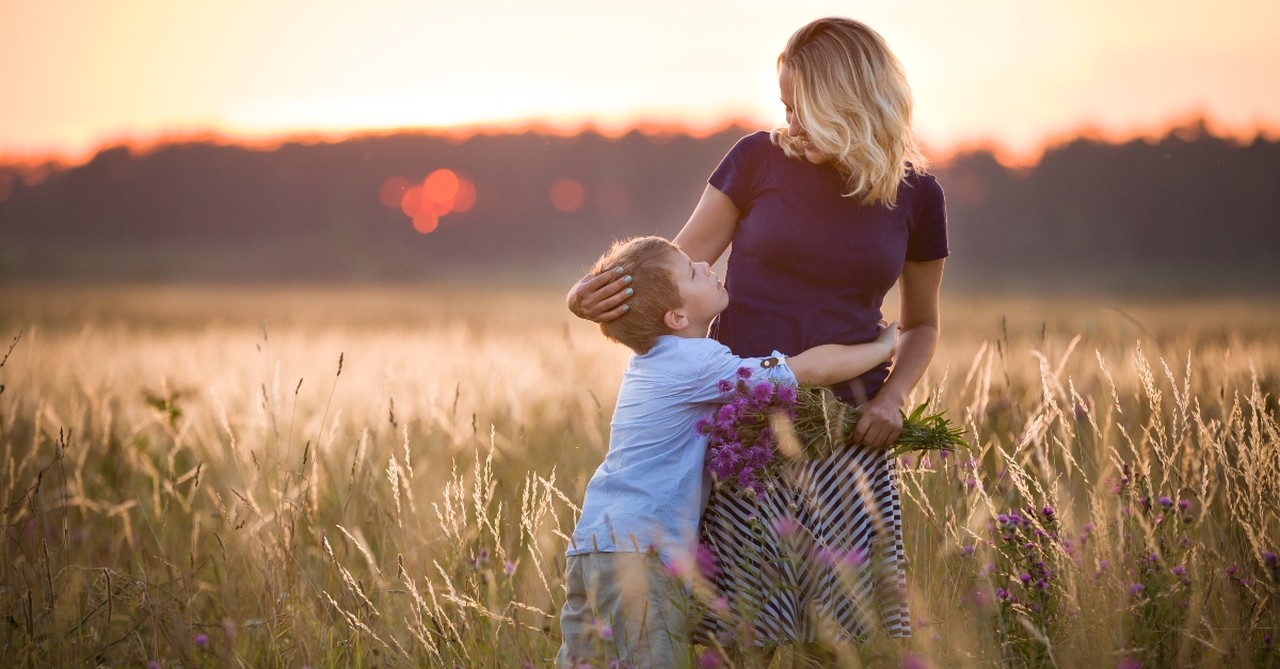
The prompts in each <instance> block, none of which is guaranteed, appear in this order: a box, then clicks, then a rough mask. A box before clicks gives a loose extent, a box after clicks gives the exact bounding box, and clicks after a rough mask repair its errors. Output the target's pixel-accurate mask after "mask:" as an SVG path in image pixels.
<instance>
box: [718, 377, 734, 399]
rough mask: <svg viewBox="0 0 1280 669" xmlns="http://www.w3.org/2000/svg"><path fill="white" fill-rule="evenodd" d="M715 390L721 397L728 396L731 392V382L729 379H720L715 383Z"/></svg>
mask: <svg viewBox="0 0 1280 669" xmlns="http://www.w3.org/2000/svg"><path fill="white" fill-rule="evenodd" d="M716 390H719V391H720V394H721V395H728V394H729V393H731V392H733V381H730V380H729V379H720V380H719V381H718V382H716Z"/></svg>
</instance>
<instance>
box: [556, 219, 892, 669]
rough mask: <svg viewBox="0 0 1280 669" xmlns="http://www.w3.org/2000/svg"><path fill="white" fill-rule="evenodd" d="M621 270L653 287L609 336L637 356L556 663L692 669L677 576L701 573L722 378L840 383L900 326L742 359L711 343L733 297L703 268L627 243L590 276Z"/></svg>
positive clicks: (625, 384)
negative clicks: (864, 338) (709, 418)
mask: <svg viewBox="0 0 1280 669" xmlns="http://www.w3.org/2000/svg"><path fill="white" fill-rule="evenodd" d="M614 267H624V268H626V269H627V270H628V271H630V273H631V275H632V276H633V277H634V278H635V279H636V280H637V282H638V283H639V284H640V285H643V286H644V290H643V291H642V292H640V293H638V294H636V295H635V296H633V297H631V298H630V300H629V301H628V305H629V307H630V308H629V309H628V310H627V311H626V312H625V313H624V314H623V315H622V316H620V317H618V318H615V319H614V320H611V321H608V322H605V323H602V324H601V325H600V329H601V330H602V331H603V332H604V334H605V335H606V336H607V337H609V338H610V339H613V340H615V341H618V342H620V343H622V344H625V345H627V346H628V347H629V348H631V349H632V350H633V351H635V353H636V355H634V356H632V358H631V363H630V365H629V366H628V367H627V370H626V372H625V373H624V375H623V378H622V387H621V388H620V390H619V391H618V404H617V407H616V408H615V410H614V415H613V422H612V424H611V429H610V434H609V452H608V453H607V454H606V456H605V461H604V462H603V463H602V464H601V465H600V467H599V468H598V469H597V470H596V472H595V474H594V475H593V476H592V477H591V481H590V482H589V483H588V484H587V490H586V494H585V499H584V500H583V503H582V515H581V517H580V518H579V520H578V525H577V527H576V528H575V530H574V532H573V537H572V540H571V542H570V545H569V549H568V551H567V555H568V558H567V564H566V569H565V589H566V591H567V597H566V600H565V605H564V609H563V611H562V612H561V632H562V634H563V638H564V643H563V645H562V646H561V647H560V653H559V656H558V657H557V664H558V665H559V666H562V667H568V666H576V664H577V663H579V662H590V661H593V660H596V659H598V658H597V657H596V656H597V655H600V654H606V655H608V658H609V659H617V660H621V661H622V662H625V663H628V664H631V665H635V666H647V667H655V668H658V667H673V666H684V665H685V664H686V663H687V662H688V655H689V653H688V648H689V642H688V630H687V627H688V624H687V620H686V609H687V606H686V605H685V604H686V602H685V601H684V600H685V599H686V596H685V589H684V588H683V587H681V586H679V585H675V584H673V583H672V578H671V576H670V574H671V573H687V572H688V570H690V569H692V568H693V565H694V564H695V559H696V558H695V556H696V551H697V535H698V518H699V516H700V514H701V509H702V506H703V505H704V504H705V501H706V495H705V493H706V492H707V491H708V488H707V485H706V480H705V478H704V477H705V476H706V474H705V467H704V458H705V455H706V446H707V444H706V437H705V436H704V435H701V434H698V432H697V431H696V429H695V423H696V422H697V421H698V419H700V418H703V417H705V416H706V415H707V414H708V413H709V412H710V411H711V410H712V409H713V408H714V407H715V406H716V404H717V403H719V402H721V401H722V399H721V397H722V393H721V390H720V387H719V384H720V381H722V380H726V379H732V378H733V377H734V373H735V372H736V371H737V370H738V368H740V367H747V368H749V369H751V370H752V371H753V378H764V379H770V380H773V381H778V382H784V383H791V384H797V383H813V384H820V385H830V384H833V383H837V382H840V381H845V380H848V379H851V378H853V377H856V376H858V375H860V374H862V373H863V372H865V371H867V370H869V369H871V368H872V367H874V366H876V365H878V364H880V363H881V362H883V361H885V360H887V359H889V358H890V357H891V356H892V353H893V350H894V347H895V346H896V344H897V326H896V324H890V326H889V327H886V328H885V329H884V330H883V331H882V332H881V334H880V336H879V337H878V338H877V339H876V340H875V341H874V342H870V343H867V344H859V345H853V346H839V345H834V344H831V345H825V346H817V347H814V348H811V349H809V350H807V351H805V352H803V353H800V354H798V355H794V356H791V357H789V358H788V357H785V356H783V355H782V354H781V353H777V352H776V351H775V353H774V356H772V357H768V358H740V357H738V356H735V355H733V354H732V353H730V352H729V349H728V348H727V347H725V346H724V345H723V344H720V343H719V342H717V341H715V340H713V339H709V338H708V337H707V332H708V329H709V327H710V325H711V321H712V320H713V319H715V317H716V316H717V315H719V313H720V312H721V311H723V310H724V308H725V307H726V306H727V305H728V303H729V294H728V293H727V292H726V291H725V288H724V286H723V285H722V284H721V283H720V281H719V280H718V279H717V277H716V275H715V273H714V272H712V271H711V268H710V267H709V266H708V265H707V263H695V262H692V261H690V260H689V257H688V256H687V255H685V253H684V252H683V251H681V250H680V249H679V247H677V246H676V245H675V244H673V243H671V242H670V241H668V240H666V239H663V238H661V237H638V238H633V239H629V240H626V241H622V242H617V243H615V244H614V245H613V247H612V248H610V249H609V251H608V252H607V253H605V254H604V256H602V257H601V258H600V259H599V260H597V261H596V263H595V265H594V267H593V268H592V272H593V273H596V274H599V273H600V272H604V271H609V270H610V268H614Z"/></svg>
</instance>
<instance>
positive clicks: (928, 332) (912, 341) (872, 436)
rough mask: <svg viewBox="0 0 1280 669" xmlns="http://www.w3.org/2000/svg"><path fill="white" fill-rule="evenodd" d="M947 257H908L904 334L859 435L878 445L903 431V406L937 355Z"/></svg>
mask: <svg viewBox="0 0 1280 669" xmlns="http://www.w3.org/2000/svg"><path fill="white" fill-rule="evenodd" d="M944 262H945V261H944V260H941V259H939V260H929V261H925V262H911V261H908V262H907V263H906V264H905V265H904V266H903V268H902V276H901V277H900V278H899V280H898V281H899V283H898V290H899V296H900V298H901V305H902V307H901V314H902V316H901V321H902V334H901V335H899V337H898V352H897V356H896V357H895V359H894V363H893V371H892V372H890V373H889V378H887V379H885V382H884V386H882V387H881V388H880V392H878V393H876V396H875V397H873V398H871V399H870V400H869V401H867V403H866V404H863V405H862V417H861V418H860V419H858V425H857V427H855V428H854V431H853V440H854V441H856V442H859V443H861V444H863V445H865V446H870V447H872V448H888V447H889V446H891V445H892V444H893V442H894V440H896V439H897V438H898V433H900V432H901V431H902V415H901V414H900V413H899V412H900V411H901V410H902V405H903V403H904V402H906V401H907V393H908V392H910V391H911V389H912V388H913V387H915V385H916V383H917V382H918V381H919V380H920V377H922V376H924V371H925V369H926V368H928V367H929V361H930V360H932V359H933V351H934V348H936V347H937V344H938V330H939V324H940V318H939V296H938V290H939V288H940V287H941V286H942V265H943V263H944Z"/></svg>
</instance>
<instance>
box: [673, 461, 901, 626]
mask: <svg viewBox="0 0 1280 669" xmlns="http://www.w3.org/2000/svg"><path fill="white" fill-rule="evenodd" d="M900 509H901V507H900V504H899V500H898V481H897V462H896V459H895V458H894V457H893V456H891V455H890V454H889V451H885V450H872V449H867V448H863V447H861V446H849V447H846V448H843V449H840V450H839V451H837V452H836V453H834V454H833V455H831V456H830V457H827V458H825V459H822V460H811V461H805V462H802V463H799V464H797V465H796V466H795V468H794V469H793V470H792V471H791V472H790V473H789V475H788V476H786V477H784V479H783V480H781V481H779V482H778V484H777V485H776V487H775V488H774V489H773V490H771V491H770V492H769V494H768V495H766V496H765V497H764V498H762V499H755V498H754V497H749V496H741V495H738V494H736V493H733V492H729V491H725V490H721V489H720V488H718V487H717V488H715V489H713V490H712V493H711V498H710V501H709V502H708V503H707V508H706V511H705V513H704V514H703V519H702V542H703V543H704V544H706V545H707V546H709V547H710V548H711V549H712V551H713V552H714V553H715V555H716V557H717V563H718V564H717V569H716V570H715V571H716V573H715V574H714V578H713V579H712V585H713V586H714V589H715V591H716V594H717V595H719V597H718V598H717V600H716V601H714V602H713V603H712V606H711V612H710V613H709V614H708V615H707V616H705V617H703V618H702V620H701V621H700V622H699V623H698V629H697V631H696V633H695V637H696V638H700V639H710V638H718V639H720V640H721V642H729V643H734V644H744V645H754V646H776V645H782V644H788V643H793V642H797V641H800V642H806V641H815V640H828V641H830V640H839V641H856V640H857V639H859V638H862V637H865V636H866V635H867V634H870V633H873V632H875V633H879V634H885V635H887V636H891V637H906V636H910V634H911V628H910V618H909V616H908V612H907V600H906V579H905V573H904V569H903V563H904V557H903V550H902V513H901V510H900ZM744 637H745V638H744Z"/></svg>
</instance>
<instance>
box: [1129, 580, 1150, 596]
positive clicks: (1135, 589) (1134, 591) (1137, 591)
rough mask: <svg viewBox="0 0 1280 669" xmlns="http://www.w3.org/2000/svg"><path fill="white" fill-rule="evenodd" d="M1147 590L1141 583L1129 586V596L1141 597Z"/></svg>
mask: <svg viewBox="0 0 1280 669" xmlns="http://www.w3.org/2000/svg"><path fill="white" fill-rule="evenodd" d="M1145 589H1146V586H1144V585H1142V584H1141V583H1134V584H1132V585H1130V586H1129V596H1130V597H1137V596H1138V595H1141V594H1142V591H1143V590H1145Z"/></svg>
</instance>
